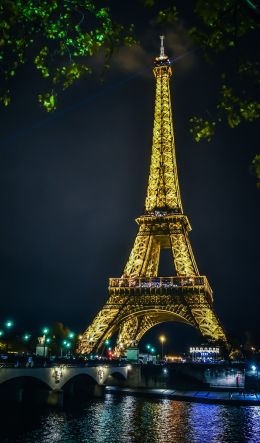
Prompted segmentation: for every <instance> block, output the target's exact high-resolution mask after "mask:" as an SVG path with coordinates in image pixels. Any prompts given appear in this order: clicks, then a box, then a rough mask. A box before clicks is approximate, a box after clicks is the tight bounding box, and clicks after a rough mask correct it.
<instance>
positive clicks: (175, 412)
mask: <svg viewBox="0 0 260 443" xmlns="http://www.w3.org/2000/svg"><path fill="white" fill-rule="evenodd" d="M18 412H19V413H16V414H14V412H13V413H12V414H11V415H10V414H9V416H7V417H4V416H3V415H1V422H2V420H3V422H2V423H1V426H0V442H1V443H46V442H48V443H58V442H59V443H79V442H80V443H81V442H82V443H83V442H87V443H105V442H106V443H107V442H109V443H155V442H156V443H157V442H158V443H168V442H169V443H174V442H177V443H178V442H180V443H204V442H205V443H208V442H210V443H244V442H245V443H259V442H260V408H259V407H257V406H251V407H249V406H248V407H233V406H223V405H208V404H199V403H185V402H179V401H173V400H166V399H156V400H151V399H145V398H141V397H132V396H125V397H123V396H122V397H121V396H118V397H117V396H113V395H111V394H107V395H106V397H105V399H103V400H100V399H99V400H97V399H93V400H89V402H88V403H87V404H86V405H85V406H84V407H81V408H76V409H75V408H73V409H72V408H70V409H67V410H64V411H57V410H45V411H41V412H39V411H37V410H35V409H27V410H26V409H24V408H23V409H22V410H20V411H18Z"/></svg>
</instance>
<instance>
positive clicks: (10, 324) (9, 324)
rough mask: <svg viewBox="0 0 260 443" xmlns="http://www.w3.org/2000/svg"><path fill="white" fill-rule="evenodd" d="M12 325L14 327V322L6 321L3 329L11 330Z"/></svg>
mask: <svg viewBox="0 0 260 443" xmlns="http://www.w3.org/2000/svg"><path fill="white" fill-rule="evenodd" d="M13 325H14V322H13V321H12V320H7V321H6V322H5V327H6V328H8V329H10V328H12V327H13Z"/></svg>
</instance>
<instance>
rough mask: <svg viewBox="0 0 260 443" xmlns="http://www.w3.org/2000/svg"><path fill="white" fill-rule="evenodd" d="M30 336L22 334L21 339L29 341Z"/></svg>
mask: <svg viewBox="0 0 260 443" xmlns="http://www.w3.org/2000/svg"><path fill="white" fill-rule="evenodd" d="M30 337H31V335H30V334H24V336H23V339H24V340H25V341H28V340H29V339H30Z"/></svg>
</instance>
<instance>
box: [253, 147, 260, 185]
mask: <svg viewBox="0 0 260 443" xmlns="http://www.w3.org/2000/svg"><path fill="white" fill-rule="evenodd" d="M252 163H253V166H254V169H255V174H256V178H257V187H258V188H260V155H256V156H255V158H254V160H253V162H252Z"/></svg>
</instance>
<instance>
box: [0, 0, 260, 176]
mask: <svg viewBox="0 0 260 443" xmlns="http://www.w3.org/2000/svg"><path fill="white" fill-rule="evenodd" d="M142 2H143V6H144V9H145V12H146V15H147V19H148V21H149V23H153V24H156V25H157V26H159V27H161V28H162V27H163V29H167V28H169V27H172V26H175V25H176V24H178V23H181V24H183V23H184V24H185V27H186V28H187V32H188V35H189V37H190V39H191V40H192V41H193V43H194V46H195V47H196V49H200V50H201V51H202V54H203V55H204V58H205V60H206V61H207V62H209V63H213V62H214V65H215V66H216V67H217V68H218V69H216V70H215V73H216V75H219V81H218V85H219V87H218V94H217V95H218V96H217V98H216V102H215V104H214V105H212V106H211V109H209V110H207V111H206V114H205V115H201V116H194V117H192V118H191V119H190V122H191V133H192V135H193V137H194V139H195V140H196V141H197V142H199V141H201V140H206V141H210V140H211V139H212V137H213V135H214V133H215V130H216V129H217V126H218V125H219V124H221V123H223V122H224V123H226V124H227V125H228V126H229V127H230V128H235V127H237V126H238V125H240V124H241V123H243V122H252V121H255V120H256V119H258V118H259V115H260V104H259V101H258V99H257V91H259V86H260V73H259V61H258V60H257V59H256V53H257V51H256V50H254V45H255V42H257V41H258V39H259V35H258V33H259V26H260V7H259V6H258V5H259V0H225V1H224V0H214V1H211V2H210V1H208V0H194V1H193V2H190V3H191V4H190V8H187V7H186V12H183V11H182V10H181V6H180V7H179V6H177V5H179V4H180V2H178V1H174V0H164V2H163V6H164V7H163V8H162V6H161V5H162V2H161V1H160V0H142ZM112 3H113V1H112V0H109V1H105V0H61V1H58V0H13V1H12V0H2V1H1V3H0V73H1V74H0V75H1V77H0V103H2V105H3V106H5V107H6V106H8V105H9V104H10V102H11V95H12V88H13V80H14V78H15V76H16V73H17V72H18V70H19V68H21V67H22V66H23V65H24V64H25V63H31V64H32V65H33V66H34V67H35V69H36V70H37V71H38V73H39V74H40V76H41V78H42V79H43V81H44V82H45V83H46V87H45V90H44V91H42V92H40V93H39V95H38V101H39V103H40V104H41V106H42V107H43V108H44V109H45V110H46V111H48V112H50V111H54V110H55V109H56V107H57V100H58V97H59V96H60V94H61V91H62V90H65V89H67V88H69V87H71V86H72V85H73V84H74V83H75V82H76V81H77V80H78V79H80V78H82V77H84V76H86V75H89V74H90V73H91V72H92V65H93V56H96V55H97V54H100V53H102V54H103V55H104V56H105V58H104V68H106V67H108V59H109V58H110V56H111V54H112V53H113V51H114V50H115V49H116V48H117V47H118V46H122V44H123V45H132V44H133V43H134V42H135V39H134V38H133V25H129V28H128V29H126V28H125V27H124V26H122V25H121V24H119V23H118V22H117V21H115V20H114V18H113V13H112V12H111V6H112ZM140 7H141V2H140ZM184 11H185V8H184ZM187 11H189V13H187ZM185 14H186V15H187V17H186V16H185ZM151 16H152V17H153V19H151ZM189 20H190V21H191V25H189ZM252 48H253V49H252ZM220 67H221V69H220ZM218 71H219V72H218ZM257 165H259V160H256V161H255V162H254V166H255V167H257Z"/></svg>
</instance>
